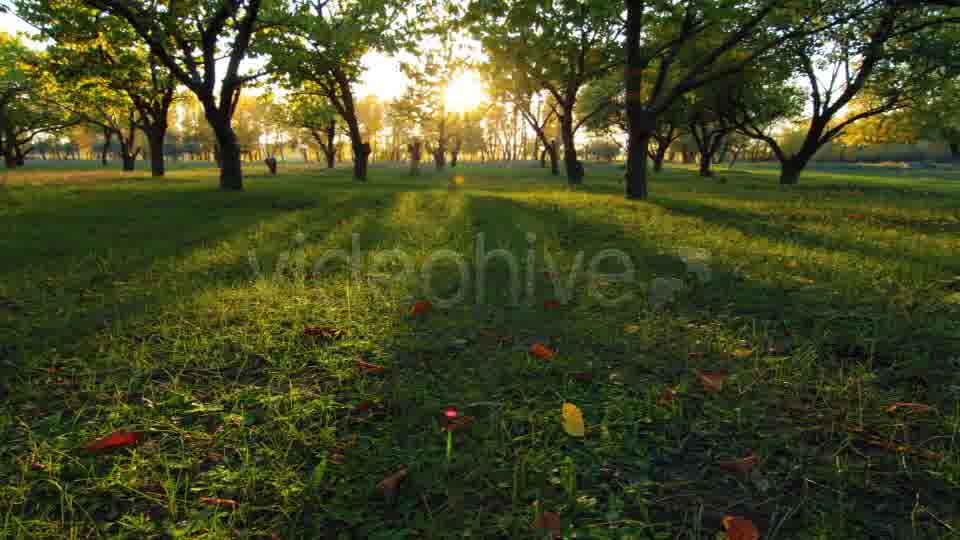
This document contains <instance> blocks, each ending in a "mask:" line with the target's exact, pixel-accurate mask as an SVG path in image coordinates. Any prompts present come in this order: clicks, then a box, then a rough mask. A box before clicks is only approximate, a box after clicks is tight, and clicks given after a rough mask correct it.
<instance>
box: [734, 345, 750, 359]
mask: <svg viewBox="0 0 960 540" xmlns="http://www.w3.org/2000/svg"><path fill="white" fill-rule="evenodd" d="M751 356H753V349H747V348H745V347H743V348H739V349H736V350H734V351H733V357H734V358H736V359H737V360H746V359H747V358H750V357H751Z"/></svg>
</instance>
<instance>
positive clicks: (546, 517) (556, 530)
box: [532, 512, 563, 538]
mask: <svg viewBox="0 0 960 540" xmlns="http://www.w3.org/2000/svg"><path fill="white" fill-rule="evenodd" d="M532 526H533V528H534V529H537V530H539V531H541V534H549V535H550V537H551V538H563V525H562V524H561V523H560V515H559V514H557V513H556V512H541V513H540V514H539V515H538V516H537V518H536V519H534V520H533V525H532Z"/></svg>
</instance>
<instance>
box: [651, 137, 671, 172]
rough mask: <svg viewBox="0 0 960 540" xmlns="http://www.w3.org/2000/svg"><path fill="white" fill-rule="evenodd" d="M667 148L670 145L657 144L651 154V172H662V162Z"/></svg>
mask: <svg viewBox="0 0 960 540" xmlns="http://www.w3.org/2000/svg"><path fill="white" fill-rule="evenodd" d="M667 148H670V145H667V144H660V143H659V142H658V143H657V149H656V150H655V151H654V153H653V172H660V171H662V170H663V160H664V158H666V156H667Z"/></svg>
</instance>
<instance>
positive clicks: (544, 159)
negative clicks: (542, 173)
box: [540, 147, 547, 169]
mask: <svg viewBox="0 0 960 540" xmlns="http://www.w3.org/2000/svg"><path fill="white" fill-rule="evenodd" d="M540 168H541V169H546V168H547V148H546V147H544V148H543V149H542V150H540Z"/></svg>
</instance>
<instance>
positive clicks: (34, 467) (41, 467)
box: [30, 463, 47, 471]
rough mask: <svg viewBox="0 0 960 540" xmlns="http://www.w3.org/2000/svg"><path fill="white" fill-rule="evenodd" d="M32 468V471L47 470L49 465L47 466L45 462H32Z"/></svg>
mask: <svg viewBox="0 0 960 540" xmlns="http://www.w3.org/2000/svg"><path fill="white" fill-rule="evenodd" d="M30 470H31V471H45V470H47V466H46V465H45V464H43V463H31V464H30Z"/></svg>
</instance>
